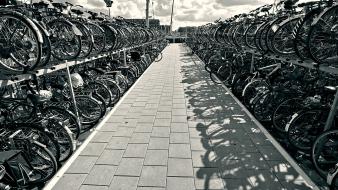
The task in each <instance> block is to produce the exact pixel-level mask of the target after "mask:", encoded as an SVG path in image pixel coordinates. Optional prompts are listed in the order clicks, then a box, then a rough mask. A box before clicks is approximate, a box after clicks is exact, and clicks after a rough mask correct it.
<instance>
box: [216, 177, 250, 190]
mask: <svg viewBox="0 0 338 190" xmlns="http://www.w3.org/2000/svg"><path fill="white" fill-rule="evenodd" d="M223 183H224V190H235V189H236V190H240V189H243V190H244V189H253V187H252V185H251V182H250V180H249V179H245V178H244V179H223Z"/></svg>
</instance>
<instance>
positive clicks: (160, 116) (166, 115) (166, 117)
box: [156, 111, 171, 119]
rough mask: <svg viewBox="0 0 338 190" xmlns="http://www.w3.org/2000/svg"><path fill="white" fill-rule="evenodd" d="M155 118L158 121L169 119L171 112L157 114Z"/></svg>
mask: <svg viewBox="0 0 338 190" xmlns="http://www.w3.org/2000/svg"><path fill="white" fill-rule="evenodd" d="M156 118H158V119H171V112H170V111H164V112H162V111H161V112H157V114H156Z"/></svg>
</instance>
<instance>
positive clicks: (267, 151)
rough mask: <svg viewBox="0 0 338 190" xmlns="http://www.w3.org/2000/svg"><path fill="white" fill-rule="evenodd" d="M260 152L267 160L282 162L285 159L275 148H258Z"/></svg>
mask: <svg viewBox="0 0 338 190" xmlns="http://www.w3.org/2000/svg"><path fill="white" fill-rule="evenodd" d="M257 148H258V150H259V152H261V153H262V155H263V157H264V159H265V160H282V161H284V160H285V158H284V157H283V156H282V154H281V153H279V152H278V150H277V149H276V148H275V147H274V146H257Z"/></svg>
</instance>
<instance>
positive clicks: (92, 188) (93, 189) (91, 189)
mask: <svg viewBox="0 0 338 190" xmlns="http://www.w3.org/2000/svg"><path fill="white" fill-rule="evenodd" d="M80 190H108V186H97V185H81V187H80Z"/></svg>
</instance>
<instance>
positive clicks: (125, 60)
mask: <svg viewBox="0 0 338 190" xmlns="http://www.w3.org/2000/svg"><path fill="white" fill-rule="evenodd" d="M123 66H124V67H127V52H126V48H123Z"/></svg>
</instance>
